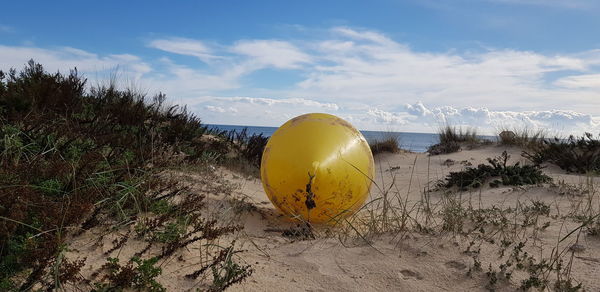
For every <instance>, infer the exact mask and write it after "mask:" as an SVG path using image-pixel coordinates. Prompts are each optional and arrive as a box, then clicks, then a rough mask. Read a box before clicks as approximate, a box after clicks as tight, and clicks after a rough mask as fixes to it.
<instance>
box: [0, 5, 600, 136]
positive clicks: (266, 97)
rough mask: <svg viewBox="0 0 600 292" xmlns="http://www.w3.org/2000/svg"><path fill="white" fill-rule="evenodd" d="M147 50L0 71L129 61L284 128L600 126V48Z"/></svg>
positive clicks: (9, 55)
mask: <svg viewBox="0 0 600 292" xmlns="http://www.w3.org/2000/svg"><path fill="white" fill-rule="evenodd" d="M532 2H535V1H532ZM306 35H310V37H307V36H306ZM140 46H141V47H142V46H144V47H143V49H145V50H148V51H151V52H152V57H148V56H145V57H142V56H141V55H139V54H138V55H136V54H132V53H127V52H118V53H114V54H99V53H94V52H89V51H85V50H81V49H78V48H72V47H54V48H40V47H36V46H33V45H29V46H7V45H1V44H0V64H2V68H0V70H7V69H9V68H11V67H12V68H17V69H19V68H22V67H23V65H24V64H25V63H26V62H27V60H29V59H34V60H35V61H36V62H39V63H41V64H42V65H44V66H45V68H46V69H47V70H49V71H57V70H60V71H61V72H68V70H69V69H72V68H74V67H77V68H78V70H79V71H80V72H83V73H85V74H86V76H87V77H88V78H90V79H92V80H94V79H96V80H95V81H98V80H99V81H101V80H102V79H103V78H105V77H106V76H107V74H109V73H110V72H114V71H115V68H117V67H118V72H119V75H121V76H125V77H127V79H128V80H129V81H131V82H133V83H135V84H136V85H137V86H139V87H141V88H143V89H145V90H147V91H148V92H149V94H153V93H155V92H158V91H161V92H164V93H166V94H167V96H169V97H170V98H171V99H172V101H173V102H174V103H179V104H185V105H187V106H188V108H189V109H190V110H192V111H193V112H195V113H196V114H198V116H200V117H201V118H202V119H203V120H204V121H205V122H208V123H218V124H242V125H264V126H278V125H280V124H281V123H283V122H285V121H286V120H288V119H290V118H292V117H294V116H296V115H299V114H303V113H307V112H327V113H332V114H336V115H338V116H340V117H343V118H345V119H347V120H349V121H350V122H352V123H354V124H355V125H356V126H357V127H359V128H361V129H368V130H393V131H412V132H435V131H436V130H437V129H438V128H439V127H440V126H442V125H445V124H454V125H461V126H465V127H466V126H472V127H477V128H479V129H481V130H482V131H483V132H487V133H490V134H491V133H493V132H494V131H496V130H497V129H499V128H505V127H517V128H519V127H520V128H529V129H537V128H543V129H551V130H552V131H554V132H556V133H574V134H582V133H583V132H586V131H587V132H595V133H598V132H600V90H599V89H600V49H599V48H591V49H590V50H587V51H581V52H577V53H569V54H564V53H541V52H533V51H522V50H515V49H510V48H479V49H477V50H474V51H464V52H459V51H454V50H450V51H443V52H435V51H419V50H415V49H413V48H411V46H410V45H409V44H406V43H402V42H399V41H396V40H394V39H392V38H391V37H390V36H388V35H386V34H384V33H381V32H378V31H374V30H369V29H357V28H353V27H347V26H337V27H332V28H329V29H320V30H314V31H312V32H311V33H310V34H306V33H304V34H300V33H298V36H297V37H296V38H290V39H285V40H283V39H239V40H235V41H232V42H231V43H216V42H214V41H207V40H201V39H191V38H185V37H181V36H173V37H164V38H155V39H151V40H148V41H147V42H146V43H145V44H140Z"/></svg>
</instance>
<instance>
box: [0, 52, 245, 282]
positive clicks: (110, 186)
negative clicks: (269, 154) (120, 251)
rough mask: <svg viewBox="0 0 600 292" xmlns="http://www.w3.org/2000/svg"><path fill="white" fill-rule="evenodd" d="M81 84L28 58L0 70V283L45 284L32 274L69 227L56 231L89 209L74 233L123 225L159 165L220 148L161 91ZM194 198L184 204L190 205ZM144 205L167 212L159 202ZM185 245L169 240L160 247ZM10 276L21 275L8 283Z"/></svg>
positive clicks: (159, 182)
mask: <svg viewBox="0 0 600 292" xmlns="http://www.w3.org/2000/svg"><path fill="white" fill-rule="evenodd" d="M85 84H86V80H85V79H84V78H82V77H81V76H80V75H78V73H77V71H76V70H73V71H71V72H70V74H68V75H63V74H60V73H55V74H50V73H47V72H45V71H44V69H43V67H42V66H41V65H40V64H36V63H34V62H33V61H31V62H29V64H28V65H27V66H26V67H25V68H24V69H23V70H22V71H20V72H17V71H16V70H12V69H11V70H10V71H9V72H8V74H5V73H4V72H1V71H0V285H2V286H4V287H8V286H14V287H16V288H15V289H17V290H28V289H30V288H31V287H33V286H34V285H35V284H36V283H37V284H40V283H41V284H42V285H50V284H51V283H47V282H41V279H42V277H43V276H44V274H45V273H46V272H47V271H48V266H49V265H51V264H52V263H53V261H54V259H56V257H57V255H58V254H60V250H61V246H62V245H63V244H64V243H63V240H64V238H66V237H65V236H64V234H63V233H64V232H65V230H73V228H66V227H76V226H78V225H79V224H81V223H82V220H83V219H84V218H86V217H87V216H88V215H89V214H92V215H91V218H89V219H87V220H86V221H85V222H83V224H82V230H86V229H89V228H92V227H93V226H94V224H97V223H98V220H97V219H95V217H96V216H98V214H99V213H101V212H104V213H105V214H107V215H108V216H109V217H108V220H114V221H115V224H116V225H117V226H118V225H119V223H120V222H128V221H131V220H132V218H135V217H136V214H138V213H139V212H141V211H144V210H147V209H148V208H149V207H150V206H152V203H153V202H154V201H153V200H154V199H156V198H153V197H150V196H149V195H148V194H149V193H152V192H151V191H152V190H155V189H157V188H159V187H160V188H162V187H163V186H164V179H162V178H160V177H159V176H157V175H156V174H157V173H158V172H159V171H161V170H162V169H164V167H170V166H178V165H181V163H194V162H196V161H199V160H200V158H201V157H203V156H204V155H205V153H213V152H218V151H223V148H222V144H214V143H211V142H207V141H206V140H203V139H200V138H201V137H202V136H203V135H206V134H213V135H214V134H220V133H217V132H215V131H212V130H209V129H208V128H207V127H206V126H205V125H203V124H202V123H201V122H200V119H199V118H197V117H196V116H194V115H192V114H190V113H189V112H188V111H187V110H186V108H185V107H183V108H182V107H178V106H166V105H165V100H166V97H165V96H164V95H163V94H158V95H156V96H154V97H153V98H147V97H146V96H144V95H143V94H140V93H138V92H135V91H132V90H118V89H117V88H115V87H114V86H111V85H109V86H98V87H94V88H91V89H89V90H86V86H85ZM221 134H222V133H221ZM181 153H186V154H187V155H181ZM167 190H168V188H165V189H162V191H167ZM167 193H168V192H167ZM199 204H200V203H198V204H196V205H193V204H190V206H191V205H193V206H194V209H193V210H198V209H197V208H195V207H198V205H199ZM153 207H154V209H155V210H156V211H157V212H169V211H168V207H167V206H164V205H163V206H160V205H156V206H153ZM186 210H187V209H186ZM189 212H190V211H189V210H188V211H187V213H189ZM195 216H199V215H195ZM195 218H196V219H198V218H199V217H195ZM169 222H171V221H170V220H166V219H165V220H164V222H163V223H164V224H168V223H169ZM201 223H202V222H200V221H199V219H198V220H196V221H194V224H197V226H194V228H197V229H198V230H207V232H208V231H210V234H208V235H206V236H208V237H214V238H216V237H218V236H221V235H222V234H224V233H228V232H229V233H231V232H233V231H234V230H236V229H235V227H227V228H225V227H223V228H222V229H218V228H216V227H215V228H212V227H211V226H212V225H214V224H216V223H214V222H204V223H203V224H201ZM164 224H162V225H160V226H159V227H161V228H163V227H164ZM210 224H212V225H210ZM209 225H210V226H209ZM202 228H204V229H202ZM198 230H196V231H194V232H188V233H186V234H184V235H183V236H181V238H184V239H186V240H188V241H190V240H189V238H188V237H190V236H196V235H197V233H198V232H200V231H198ZM166 231H169V230H166ZM170 231H173V230H170ZM170 231H169V232H167V233H169V234H171V235H172V233H173V232H170ZM33 235H36V236H33ZM24 238H27V239H24ZM29 238H31V239H29ZM200 238H204V237H200ZM171 239H172V238H165V240H164V241H170V240H171ZM124 242H125V241H123V243H124ZM192 242H193V241H192ZM185 245H186V244H181V243H177V244H176V245H173V246H171V247H170V248H171V249H170V250H175V249H176V248H179V247H181V246H185ZM139 265H140V266H144V265H146V263H145V262H142V263H139ZM19 273H24V274H23V277H17V278H18V279H16V278H15V277H14V276H15V275H17V274H19ZM75 274H76V273H75ZM44 283H45V284H44Z"/></svg>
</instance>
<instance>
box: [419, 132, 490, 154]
mask: <svg viewBox="0 0 600 292" xmlns="http://www.w3.org/2000/svg"><path fill="white" fill-rule="evenodd" d="M438 137H439V143H437V144H435V145H432V146H430V147H429V148H428V149H427V152H428V153H429V154H430V155H439V154H448V153H453V152H457V151H460V149H461V147H462V145H469V146H471V147H472V146H474V145H477V144H480V143H482V142H483V141H482V140H481V139H479V138H478V136H477V131H476V130H475V129H472V128H469V129H466V130H463V129H462V128H458V129H457V128H456V127H453V126H449V125H448V126H446V127H443V128H441V129H440V131H439V133H438Z"/></svg>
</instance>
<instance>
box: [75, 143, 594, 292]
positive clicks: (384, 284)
mask: <svg viewBox="0 0 600 292" xmlns="http://www.w3.org/2000/svg"><path fill="white" fill-rule="evenodd" d="M504 150H506V151H507V152H508V153H509V154H510V155H511V162H517V161H521V163H527V161H526V160H525V159H524V158H522V157H521V156H520V153H521V151H522V150H521V149H519V148H505V147H501V146H496V145H490V146H483V147H480V148H477V149H473V150H468V151H461V152H457V153H453V154H448V155H439V156H427V154H424V153H401V154H381V155H378V156H376V159H375V160H376V166H377V167H376V168H377V174H376V177H375V181H376V182H377V185H378V186H376V187H373V189H372V192H371V195H370V199H371V200H374V199H377V198H378V197H380V196H381V195H382V192H381V189H387V188H389V187H390V186H392V188H391V189H390V191H389V192H388V194H387V196H388V197H389V198H393V200H392V199H390V202H392V205H393V207H391V208H394V209H395V210H405V211H406V214H407V217H408V219H407V220H406V222H407V223H406V225H405V228H404V229H403V230H399V229H397V228H396V229H394V228H389V230H384V231H383V232H370V233H369V228H368V227H365V226H358V224H359V221H358V217H357V218H356V219H355V221H351V222H353V224H356V225H357V226H358V229H359V230H362V231H364V232H362V233H361V235H363V236H365V237H364V238H363V237H361V236H357V234H350V233H348V232H347V230H349V229H348V225H347V224H346V226H345V227H344V226H335V227H332V226H324V227H323V226H315V229H314V230H313V232H314V234H315V239H307V238H302V236H300V237H298V236H296V237H294V236H290V234H289V232H288V233H287V235H286V231H289V230H294V228H296V225H297V224H298V223H296V222H293V221H290V220H289V219H286V218H284V217H283V216H282V215H280V214H279V213H278V212H277V210H275V209H274V207H273V206H272V205H271V204H270V202H269V200H268V198H267V197H266V195H265V193H264V191H263V190H262V186H261V183H260V180H259V179H258V178H255V177H248V176H247V175H241V174H238V173H235V172H232V171H230V170H227V169H225V168H218V169H216V171H215V172H216V176H217V177H220V179H223V181H224V182H226V183H227V184H229V185H230V186H231V187H232V188H233V191H232V192H231V193H230V194H218V193H217V194H215V193H211V192H210V191H207V190H206V189H205V186H204V185H203V183H202V182H203V179H202V174H197V173H194V172H192V171H190V172H176V173H172V174H171V175H174V176H175V177H178V178H180V180H181V182H182V183H186V184H188V185H189V186H191V187H192V188H193V189H195V190H196V191H197V192H198V193H203V194H207V195H208V204H207V207H206V208H207V211H208V212H207V214H211V215H210V216H214V217H215V218H219V219H220V220H224V221H227V220H229V221H232V222H238V223H241V224H243V226H244V228H243V230H241V231H239V232H237V233H236V234H235V235H233V236H229V237H227V239H224V241H232V240H236V244H237V246H238V247H239V248H240V249H241V250H243V252H241V253H238V254H236V256H237V259H238V261H240V262H242V263H247V264H249V265H251V266H252V267H253V269H254V273H253V275H252V276H251V277H250V278H248V279H247V280H246V281H244V282H242V283H241V284H236V285H234V286H232V287H230V290H231V291H488V290H492V289H494V290H495V291H514V290H516V289H518V288H519V287H520V286H522V285H523V282H522V281H523V280H526V279H529V278H530V277H531V275H532V272H528V271H527V269H528V267H529V268H530V270H531V269H533V267H534V265H533V264H534V263H540V262H544V261H547V262H548V263H552V261H553V260H557V259H562V260H563V265H562V269H561V271H560V273H561V277H563V278H564V279H566V277H570V278H572V279H573V280H574V282H573V283H574V284H576V283H582V285H583V287H584V288H585V289H586V290H587V291H600V278H598V277H597V275H598V274H600V237H598V236H592V235H588V234H587V233H586V231H585V228H580V229H577V228H578V227H580V226H581V222H578V221H577V220H576V217H577V215H583V212H584V211H585V210H587V212H592V211H593V212H596V213H598V212H600V210H599V209H598V208H600V204H599V201H598V194H597V193H596V191H595V189H594V188H593V187H594V186H597V182H596V179H597V178H595V177H589V176H581V175H574V174H567V173H565V172H564V171H562V170H560V169H558V168H557V167H553V166H549V167H547V168H545V169H544V172H545V173H546V174H548V175H550V176H551V177H553V179H554V183H552V184H543V185H538V186H529V187H504V186H501V187H499V188H490V187H489V186H487V185H484V186H483V187H482V188H480V189H473V190H469V191H466V192H459V191H456V190H454V191H451V192H448V191H445V190H442V189H436V182H438V181H439V180H442V179H444V177H445V176H446V175H447V174H448V173H449V172H451V171H458V170H460V169H462V168H464V167H465V166H466V165H473V166H476V165H478V164H479V163H484V162H485V160H486V158H488V157H495V156H498V155H499V154H500V153H501V152H502V151H504ZM424 196H426V198H425V199H424ZM425 201H426V202H425ZM533 202H538V205H535V206H538V207H539V206H547V207H548V208H549V213H548V214H547V215H539V214H540V213H535V214H538V215H536V216H533V215H531V216H530V215H527V214H530V213H527V212H530V211H531V208H532V206H534V205H533ZM540 203H541V204H540ZM403 204H404V205H403ZM452 204H454V205H452ZM425 205H427V206H429V208H430V209H429V210H431V211H430V212H425V209H424V206H425ZM403 206H404V207H403ZM449 206H454V207H455V208H454V209H452V208H450V207H449ZM586 206H587V207H586ZM494 208H495V210H499V211H498V213H493V211H490V210H493V209H494ZM508 208H511V209H510V210H513V211H510V210H509V209H508ZM527 208H529V209H527ZM482 209H483V210H487V211H486V212H487V213H485V214H487V215H482V216H488V217H485V219H484V220H489V221H490V222H491V223H490V224H486V225H485V228H484V229H485V230H480V229H478V230H471V229H470V228H471V227H473V226H477V224H478V223H480V222H473V221H472V220H469V218H471V217H469V216H472V215H473V214H475V213H476V212H477V211H475V210H482ZM369 210H371V211H374V210H375V209H374V207H373V208H371V209H369V208H366V209H364V210H363V211H361V212H363V213H364V212H368V211H369ZM452 210H455V211H456V212H458V213H456V214H454V215H456V216H454V217H450V216H451V215H452V213H451V212H450V211H452ZM469 210H470V211H469ZM507 210H509V211H507ZM517 210H520V211H517ZM523 210H525V211H523ZM460 212H462V213H460ZM468 212H470V213H468ZM503 212H504V213H503ZM510 212H513V213H510ZM542 213H543V212H542ZM482 214H483V213H482ZM498 214H500V215H498ZM502 214H504V215H502ZM531 214H534V213H531ZM363 215H364V214H363ZM363 215H357V216H363ZM498 216H500V217H498ZM502 216H505V219H507V218H508V219H510V220H511V221H510V222H505V223H506V225H505V227H503V228H500V227H498V226H495V225H494V224H495V223H498V222H500V221H501V217H502ZM526 216H529V217H528V218H526V220H528V222H529V223H531V224H529V225H528V226H525V227H523V226H522V225H525V224H523V223H524V221H523V220H524V219H523V217H526ZM398 218H399V217H398V216H396V219H398ZM499 218H500V219H499ZM496 219H498V220H500V221H498V222H496V221H494V220H496ZM452 220H454V221H452ZM457 220H458V221H457ZM455 221H457V222H455ZM449 222H450V223H452V222H454V223H456V224H455V225H449ZM342 225H343V224H342ZM458 225H461V227H460V229H452V227H456V226H458ZM517 225H521V226H517ZM394 226H397V225H394ZM131 228H133V227H131ZM572 230H576V232H573V233H572V234H571V235H570V236H568V237H566V238H565V239H564V240H562V241H561V242H559V241H560V240H561V239H563V237H565V235H567V234H568V233H569V232H570V231H572ZM371 231H372V230H371ZM98 232H100V231H99V230H90V231H88V232H86V233H85V234H83V235H80V236H77V237H74V238H73V239H72V240H71V246H72V248H73V251H72V252H71V253H70V254H69V256H70V257H78V256H79V257H81V256H86V257H88V262H87V265H86V267H85V268H84V269H83V271H84V272H86V273H90V274H91V273H92V272H93V271H94V270H96V269H98V268H99V267H100V266H101V265H102V264H103V263H104V262H105V259H106V255H105V254H104V253H105V252H106V250H107V249H108V246H110V244H108V243H109V242H111V240H113V239H114V238H115V235H114V234H112V233H111V234H107V235H106V237H105V238H104V239H103V241H104V242H105V243H107V244H106V245H104V246H102V245H98V244H96V245H95V244H92V242H93V241H94V239H95V238H97V237H98ZM119 232H121V233H122V232H126V231H124V230H121V231H119ZM365 239H366V241H365ZM222 240H223V239H222ZM519 242H522V243H523V247H522V249H521V251H520V254H519V256H520V257H521V258H526V257H527V256H531V259H533V260H534V261H535V262H529V264H528V262H527V260H522V262H521V264H525V267H523V269H515V266H516V265H517V264H519V262H518V261H514V260H513V261H512V262H511V261H509V258H510V256H509V255H510V254H511V253H514V252H517V251H516V249H515V247H517V246H518V243H519ZM139 244H141V242H136V241H135V240H130V241H129V242H128V243H127V244H126V246H125V247H123V248H122V249H120V250H119V254H118V256H119V257H123V258H126V257H128V256H130V255H131V254H133V253H134V251H135V250H139V249H140V246H139ZM503 244H504V245H505V246H506V248H505V253H504V256H503V257H501V256H500V254H501V250H502V248H501V247H502V246H503ZM556 247H557V249H556V251H559V252H561V253H560V255H559V256H555V254H554V255H553V253H552V251H553V248H556ZM201 251H202V245H201V243H198V244H195V245H191V246H190V247H189V248H187V249H186V250H184V251H181V252H180V253H179V254H177V255H176V256H174V257H173V258H170V259H168V260H165V261H164V262H163V263H161V267H162V268H163V274H162V275H161V276H160V277H158V280H159V282H161V283H162V284H163V285H164V286H165V288H167V289H168V290H173V291H177V290H188V289H196V288H202V287H204V286H202V285H199V284H198V283H199V281H197V280H189V279H186V278H185V277H184V276H183V275H185V274H187V273H189V271H192V270H193V266H194V263H195V262H198V261H201V260H202V259H201V257H202V252H201ZM525 251H526V252H527V254H524V252H525ZM154 252H157V251H156V250H155V251H154ZM149 254H151V252H150V253H149ZM115 255H117V254H116V253H115V252H113V253H112V256H115ZM477 262H479V265H478V264H477ZM507 262H509V263H511V265H513V266H510V267H508V268H507V271H512V270H514V271H512V272H511V274H510V279H505V277H503V275H506V274H505V273H502V264H506V263H507ZM569 263H570V265H569ZM569 268H570V271H569V272H567V269H569ZM538 271H539V274H536V275H538V276H539V278H541V279H545V278H547V279H548V287H549V289H550V290H552V289H554V283H555V281H556V279H557V278H556V277H557V275H556V271H555V270H554V269H548V270H547V271H544V270H543V269H541V268H540V269H539V270H538ZM567 273H568V274H567ZM494 277H495V278H496V280H495V281H494Z"/></svg>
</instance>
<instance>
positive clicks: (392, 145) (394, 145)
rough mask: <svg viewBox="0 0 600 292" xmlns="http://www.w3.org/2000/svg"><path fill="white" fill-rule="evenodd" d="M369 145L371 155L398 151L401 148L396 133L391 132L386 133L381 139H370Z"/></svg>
mask: <svg viewBox="0 0 600 292" xmlns="http://www.w3.org/2000/svg"><path fill="white" fill-rule="evenodd" d="M369 146H370V147H371V152H372V153H373V155H376V154H379V153H383V152H389V153H398V152H400V150H401V149H400V145H399V144H398V135H397V134H395V133H391V132H390V133H387V134H386V136H385V137H384V138H383V139H381V140H377V139H376V140H373V141H370V143H369Z"/></svg>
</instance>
